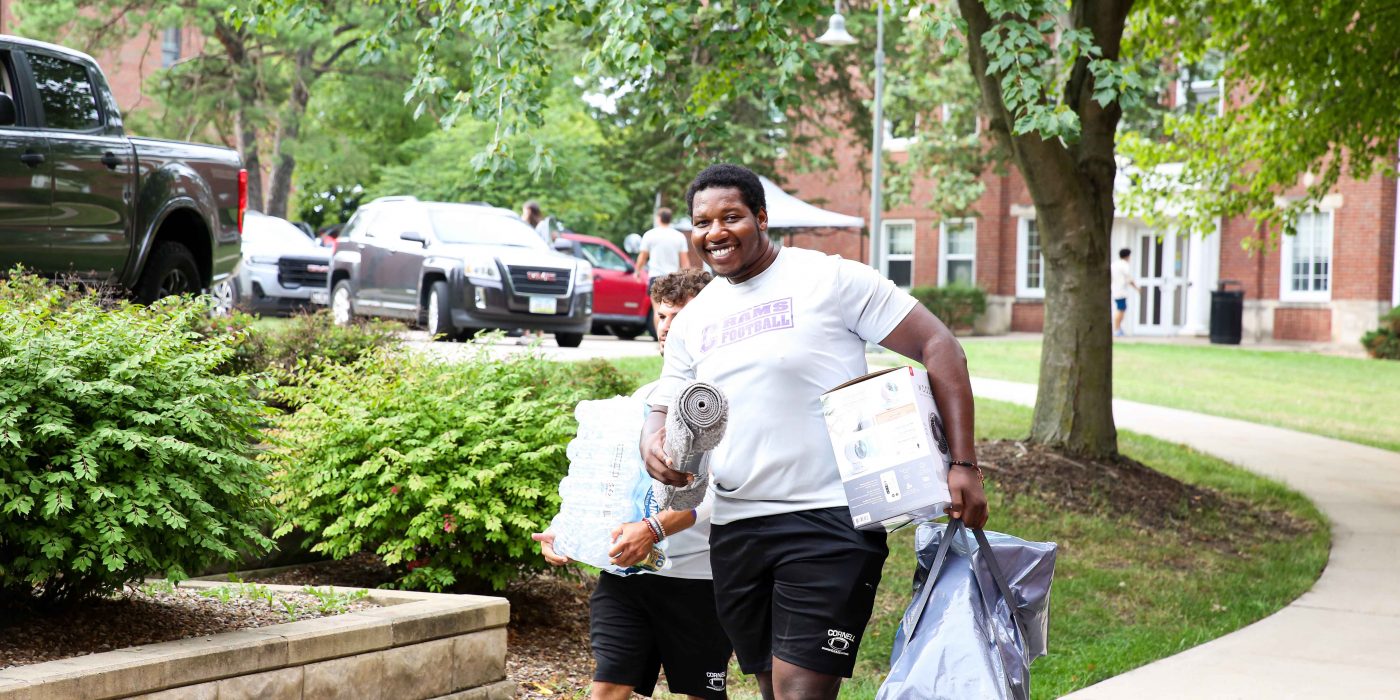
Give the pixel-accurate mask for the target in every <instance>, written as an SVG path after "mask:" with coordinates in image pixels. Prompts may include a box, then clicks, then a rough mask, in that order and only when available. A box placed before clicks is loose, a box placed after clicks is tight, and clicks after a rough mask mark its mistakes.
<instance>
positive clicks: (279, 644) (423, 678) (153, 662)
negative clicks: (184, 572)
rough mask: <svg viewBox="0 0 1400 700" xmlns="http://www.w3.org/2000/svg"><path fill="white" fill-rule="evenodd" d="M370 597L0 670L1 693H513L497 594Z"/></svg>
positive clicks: (213, 696)
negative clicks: (278, 620)
mask: <svg viewBox="0 0 1400 700" xmlns="http://www.w3.org/2000/svg"><path fill="white" fill-rule="evenodd" d="M220 585H224V584H222V583H218V582H211V581H186V582H184V583H182V584H180V586H181V587H182V588H184V587H187V588H214V587H217V586H220ZM268 588H270V589H272V590H273V591H285V592H296V591H300V590H301V588H302V587H301V586H268ZM336 590H339V591H353V590H355V589H350V588H338V589H336ZM368 600H370V601H373V602H375V603H378V604H379V605H381V606H383V607H379V608H374V609H370V610H363V611H360V612H355V613H348V614H345V615H334V616H331V617H323V618H317V619H313V620H305V621H302V622H290V623H287V624H282V625H273V626H270V627H259V628H257V629H251V630H241V631H237V632H227V633H224V634H216V635H212V636H205V637H195V638H193V639H182V640H178V641H174V642H162V643H160V644H148V645H145V646H139V647H131V648H129V649H120V650H117V651H110V652H104V653H101V654H91V655H89V656H79V657H75V658H71V659H63V660H60V661H50V662H48V663H42V664H33V665H30V666H19V667H16V668H10V669H5V670H0V700H107V699H109V698H141V699H142V700H239V699H242V698H249V699H251V698H258V699H259V700H302V699H303V698H304V699H305V700H337V699H339V698H346V699H347V700H348V699H351V698H353V699H354V700H377V699H380V700H427V699H429V698H452V699H454V700H504V699H505V698H511V697H514V695H515V686H514V684H513V683H511V682H509V681H506V680H505V677H506V622H507V621H508V620H509V619H510V603H508V602H507V601H506V600H504V599H502V598H491V597H486V596H469V595H443V594H436V593H415V592H410V591H379V590H375V591H370V595H369V598H368Z"/></svg>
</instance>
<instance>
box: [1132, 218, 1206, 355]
mask: <svg viewBox="0 0 1400 700" xmlns="http://www.w3.org/2000/svg"><path fill="white" fill-rule="evenodd" d="M1132 235H1133V238H1132V241H1133V243H1132V245H1130V246H1129V247H1130V248H1132V249H1133V273H1134V274H1135V275H1136V276H1137V284H1138V290H1139V291H1138V297H1137V299H1136V302H1137V304H1136V305H1137V309H1136V310H1134V311H1133V314H1132V316H1133V320H1134V321H1135V323H1134V324H1133V325H1134V326H1135V328H1134V332H1136V333H1141V334H1143V335H1175V334H1176V332H1177V330H1178V329H1180V328H1181V327H1182V326H1183V325H1185V324H1186V315H1187V303H1186V301H1187V294H1186V292H1187V290H1188V289H1189V287H1190V278H1189V271H1190V269H1191V266H1190V251H1191V245H1190V243H1191V241H1190V240H1189V239H1188V238H1187V237H1186V236H1184V235H1182V236H1178V235H1177V234H1176V232H1175V231H1162V232H1159V231H1155V230H1152V229H1149V228H1146V227H1140V226H1135V227H1133V234H1132Z"/></svg>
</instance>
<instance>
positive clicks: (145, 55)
mask: <svg viewBox="0 0 1400 700" xmlns="http://www.w3.org/2000/svg"><path fill="white" fill-rule="evenodd" d="M13 4H14V0H0V34H14V35H18V36H22V37H25V38H27V39H37V40H39V41H50V42H55V43H60V44H62V43H64V42H63V41H62V40H61V39H59V38H57V37H52V36H35V35H33V34H31V33H28V32H25V31H24V28H23V27H21V26H19V22H18V21H17V20H16V18H15V15H14V12H13V11H12V8H11V5H13ZM203 42H204V39H203V37H201V36H199V35H198V33H197V32H194V31H193V30H189V29H180V28H173V27H172V28H167V29H152V30H151V31H150V33H149V34H146V35H143V36H139V37H137V38H135V39H132V40H131V41H127V42H125V43H124V44H122V45H121V46H120V47H117V48H115V49H113V50H110V51H100V52H97V53H95V54H93V58H96V59H97V63H98V65H100V66H102V72H103V74H105V75H106V76H107V82H108V83H109V84H110V85H111V87H112V94H113V96H115V97H116V98H117V106H118V107H120V108H121V110H122V114H124V115H127V114H131V113H132V112H135V111H138V110H141V109H143V108H149V107H151V106H152V105H151V100H150V98H148V97H147V96H146V94H145V91H144V83H145V80H146V78H147V77H148V76H150V75H151V73H152V72H154V71H156V70H157V69H160V68H163V67H166V66H169V65H171V64H173V63H175V62H176V61H179V60H180V59H182V58H189V57H190V56H196V55H198V54H199V51H200V49H201V46H202V45H203ZM72 48H75V49H77V50H79V51H87V47H84V46H72Z"/></svg>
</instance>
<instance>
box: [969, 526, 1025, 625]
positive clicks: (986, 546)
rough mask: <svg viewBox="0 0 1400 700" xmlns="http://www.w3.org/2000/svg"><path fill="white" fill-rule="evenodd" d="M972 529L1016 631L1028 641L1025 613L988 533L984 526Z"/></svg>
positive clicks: (983, 559)
mask: <svg viewBox="0 0 1400 700" xmlns="http://www.w3.org/2000/svg"><path fill="white" fill-rule="evenodd" d="M968 529H970V530H972V535H973V537H976V538H977V547H978V548H979V549H981V550H982V555H983V556H982V561H983V562H985V563H986V565H987V570H988V571H990V572H991V574H992V581H993V582H995V583H996V585H997V589H998V590H1000V591H1001V597H1002V600H1005V601H1006V607H1007V608H1010V609H1011V621H1012V622H1014V623H1016V631H1017V632H1020V633H1021V643H1022V644H1025V643H1026V642H1027V637H1026V621H1025V619H1024V615H1025V613H1023V612H1022V611H1021V605H1020V601H1019V600H1018V599H1017V598H1016V596H1015V594H1013V593H1012V591H1011V585H1010V584H1009V583H1007V580H1006V574H1003V573H1002V572H1001V564H998V563H997V558H996V557H994V556H992V545H991V543H989V542H987V535H986V533H984V532H982V528H980V527H974V528H968Z"/></svg>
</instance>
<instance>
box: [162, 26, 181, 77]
mask: <svg viewBox="0 0 1400 700" xmlns="http://www.w3.org/2000/svg"><path fill="white" fill-rule="evenodd" d="M179 60H180V28H179V27H171V28H169V29H167V30H165V34H164V35H162V36H161V40H160V67H161V68H169V67H171V66H173V65H175V63H176V62H178V61H179Z"/></svg>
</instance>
